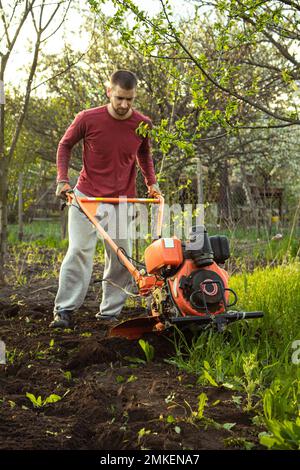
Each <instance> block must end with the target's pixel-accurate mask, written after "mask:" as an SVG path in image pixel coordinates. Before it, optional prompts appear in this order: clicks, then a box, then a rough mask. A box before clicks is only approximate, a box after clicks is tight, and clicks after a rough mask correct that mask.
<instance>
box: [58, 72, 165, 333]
mask: <svg viewBox="0 0 300 470" xmlns="http://www.w3.org/2000/svg"><path fill="white" fill-rule="evenodd" d="M136 86H137V78H136V76H135V75H134V74H133V73H132V72H130V71H128V70H118V71H116V72H115V73H114V74H113V75H112V76H111V80H110V86H109V87H108V89H107V96H108V98H109V103H108V104H107V105H104V106H100V107H97V108H92V109H88V110H85V111H82V112H80V113H79V114H78V115H77V116H76V118H75V120H74V121H73V123H72V124H71V126H70V127H69V128H68V129H67V131H66V133H65V134H64V136H63V138H62V139H61V141H60V142H59V145H58V151H57V173H58V174H57V190H56V195H57V196H58V197H61V198H64V197H65V194H66V191H68V190H69V189H71V186H70V184H69V178H68V167H69V160H70V156H71V150H72V147H73V146H74V145H75V144H76V143H77V142H79V141H80V140H83V153H82V159H83V166H82V170H81V172H80V175H79V178H78V181H77V184H76V186H75V188H74V193H75V195H76V194H77V195H78V196H93V197H95V196H102V197H119V196H127V197H135V196H136V189H135V183H136V162H137V163H138V165H139V167H140V169H141V171H142V174H143V177H144V179H145V183H146V185H147V187H148V194H149V197H155V196H157V195H158V194H160V190H159V187H158V185H157V184H156V178H155V172H154V165H153V159H152V155H151V148H150V142H149V138H148V137H142V136H141V135H139V133H138V132H137V128H138V127H139V125H140V124H141V123H146V124H148V126H149V127H151V121H150V120H149V118H147V117H146V116H143V115H142V114H141V113H139V112H138V111H136V110H135V109H133V107H132V105H133V102H134V98H135V96H136ZM110 206H111V207H112V205H110ZM114 210H116V212H117V214H116V216H117V217H116V220H118V219H119V217H118V215H119V206H117V207H114ZM123 223H125V224H126V223H128V221H124V220H123V221H122V220H121V221H120V224H123ZM117 229H118V227H117ZM115 242H116V243H117V245H118V246H120V248H123V249H124V250H125V251H126V253H127V254H128V255H129V256H130V255H131V249H132V248H131V243H130V242H129V240H128V239H120V238H118V236H117V237H116V238H115ZM96 243H97V232H96V229H95V227H93V226H92V224H91V223H90V222H89V221H88V219H87V217H86V216H85V215H84V214H83V213H82V212H81V211H80V210H79V209H78V207H76V205H72V206H71V207H70V208H69V248H68V251H67V254H66V256H65V259H64V261H63V263H62V266H61V271H60V277H59V288H58V292H57V295H56V298H55V306H54V320H53V321H52V323H51V324H50V326H51V327H54V328H57V327H69V326H71V324H72V314H73V312H74V311H75V310H77V309H78V308H79V307H80V306H81V304H82V303H83V301H84V298H85V296H86V293H87V290H88V286H89V283H90V279H91V275H92V269H93V257H94V252H95V247H96ZM104 243H105V268H104V275H103V278H104V279H106V280H110V281H112V282H111V283H109V282H106V281H103V282H102V287H103V294H102V302H101V305H100V312H99V313H98V314H97V315H96V317H97V318H98V319H106V320H114V319H117V318H118V316H119V314H120V313H121V310H122V307H123V305H124V302H125V300H126V297H127V295H126V293H125V292H124V290H122V288H123V289H124V288H126V286H127V284H128V283H130V282H131V275H130V274H129V272H128V271H127V269H126V268H125V267H124V266H123V265H122V264H121V263H120V261H119V260H118V258H117V256H116V254H115V253H114V252H113V251H112V250H111V249H110V247H109V245H108V244H107V243H106V242H104ZM117 286H120V287H121V289H120V288H118V287H117Z"/></svg>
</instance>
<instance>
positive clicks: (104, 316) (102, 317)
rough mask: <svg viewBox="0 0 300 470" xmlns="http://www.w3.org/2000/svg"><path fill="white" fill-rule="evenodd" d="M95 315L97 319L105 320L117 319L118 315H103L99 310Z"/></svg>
mask: <svg viewBox="0 0 300 470" xmlns="http://www.w3.org/2000/svg"><path fill="white" fill-rule="evenodd" d="M95 317H96V318H97V320H104V321H117V320H118V317H116V316H115V315H102V313H100V312H98V313H97V314H96V315H95Z"/></svg>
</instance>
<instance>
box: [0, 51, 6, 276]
mask: <svg viewBox="0 0 300 470" xmlns="http://www.w3.org/2000/svg"><path fill="white" fill-rule="evenodd" d="M6 61H7V57H5V56H2V57H1V68H0V87H1V90H0V285H1V284H2V285H3V284H4V271H5V269H4V263H5V252H6V239H7V189H8V188H7V174H8V158H7V155H6V154H5V151H4V113H5V94H4V81H3V78H4V70H5V66H6Z"/></svg>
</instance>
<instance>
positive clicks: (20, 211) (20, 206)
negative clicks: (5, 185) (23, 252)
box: [18, 173, 24, 242]
mask: <svg viewBox="0 0 300 470" xmlns="http://www.w3.org/2000/svg"><path fill="white" fill-rule="evenodd" d="M18 193H19V199H18V229H19V230H18V239H19V241H20V242H21V241H22V240H23V235H24V233H23V232H24V227H23V215H24V207H23V173H20V175H19V184H18Z"/></svg>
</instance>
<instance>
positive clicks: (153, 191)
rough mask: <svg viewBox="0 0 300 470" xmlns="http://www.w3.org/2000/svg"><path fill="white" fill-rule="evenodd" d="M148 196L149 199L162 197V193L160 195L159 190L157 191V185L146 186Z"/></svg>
mask: <svg viewBox="0 0 300 470" xmlns="http://www.w3.org/2000/svg"><path fill="white" fill-rule="evenodd" d="M148 194H149V197H157V196H162V193H161V190H160V189H159V186H158V184H151V186H148Z"/></svg>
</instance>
